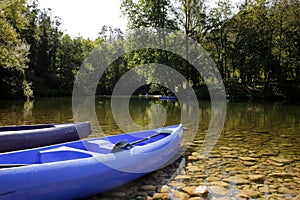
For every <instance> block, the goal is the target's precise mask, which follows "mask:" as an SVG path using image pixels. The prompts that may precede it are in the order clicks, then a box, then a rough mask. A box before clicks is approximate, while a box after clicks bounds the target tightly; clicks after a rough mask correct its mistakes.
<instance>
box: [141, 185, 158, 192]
mask: <svg viewBox="0 0 300 200" xmlns="http://www.w3.org/2000/svg"><path fill="white" fill-rule="evenodd" d="M140 189H141V190H144V191H155V190H156V186H154V185H142V186H141V187H140Z"/></svg>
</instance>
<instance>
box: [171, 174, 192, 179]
mask: <svg viewBox="0 0 300 200" xmlns="http://www.w3.org/2000/svg"><path fill="white" fill-rule="evenodd" d="M190 179H191V176H190V175H178V176H176V177H175V178H174V180H190Z"/></svg>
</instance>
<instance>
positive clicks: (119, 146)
mask: <svg viewBox="0 0 300 200" xmlns="http://www.w3.org/2000/svg"><path fill="white" fill-rule="evenodd" d="M171 133H172V131H167V130H165V131H162V132H158V133H155V134H153V135H150V136H148V137H146V138H142V139H140V140H136V141H134V142H131V143H128V141H127V140H122V141H120V142H117V143H116V144H115V146H114V147H113V149H112V150H111V152H112V153H115V152H118V151H123V150H126V149H129V148H131V147H133V146H134V145H136V144H138V143H141V142H144V141H146V140H149V139H151V138H153V137H156V136H158V135H160V134H171Z"/></svg>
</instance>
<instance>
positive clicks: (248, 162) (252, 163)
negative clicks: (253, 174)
mask: <svg viewBox="0 0 300 200" xmlns="http://www.w3.org/2000/svg"><path fill="white" fill-rule="evenodd" d="M243 164H244V165H245V166H253V165H255V162H250V161H245V162H243Z"/></svg>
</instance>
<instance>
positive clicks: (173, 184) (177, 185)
mask: <svg viewBox="0 0 300 200" xmlns="http://www.w3.org/2000/svg"><path fill="white" fill-rule="evenodd" d="M168 185H169V186H171V187H174V188H179V189H181V188H184V187H186V184H185V183H182V182H177V181H171V182H170V183H168Z"/></svg>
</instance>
